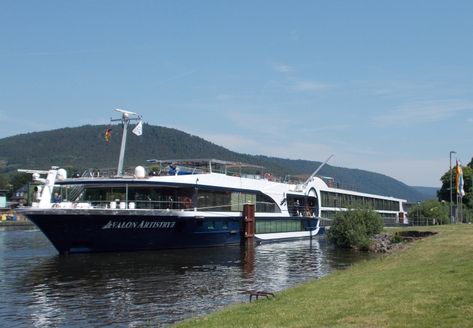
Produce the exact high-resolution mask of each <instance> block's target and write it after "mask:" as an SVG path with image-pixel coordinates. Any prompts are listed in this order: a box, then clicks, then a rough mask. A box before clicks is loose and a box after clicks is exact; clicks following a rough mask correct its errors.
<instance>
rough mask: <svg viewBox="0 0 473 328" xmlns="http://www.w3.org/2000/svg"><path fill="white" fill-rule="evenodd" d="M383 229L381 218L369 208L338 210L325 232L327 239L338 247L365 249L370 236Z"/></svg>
mask: <svg viewBox="0 0 473 328" xmlns="http://www.w3.org/2000/svg"><path fill="white" fill-rule="evenodd" d="M382 230H383V218H382V217H381V215H380V214H379V213H377V212H375V211H373V210H371V209H367V208H359V209H350V210H348V211H340V212H337V214H336V215H335V217H334V219H333V221H332V225H331V226H330V229H329V230H328V233H327V238H328V240H329V241H331V242H333V243H334V244H335V245H336V246H338V247H344V248H358V249H363V250H366V249H368V247H369V245H370V237H373V236H374V235H376V234H378V233H380V232H381V231H382Z"/></svg>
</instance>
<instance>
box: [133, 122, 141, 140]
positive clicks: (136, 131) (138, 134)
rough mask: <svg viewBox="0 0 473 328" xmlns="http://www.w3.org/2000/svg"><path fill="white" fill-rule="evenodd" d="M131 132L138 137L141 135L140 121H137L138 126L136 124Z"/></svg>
mask: <svg viewBox="0 0 473 328" xmlns="http://www.w3.org/2000/svg"><path fill="white" fill-rule="evenodd" d="M131 132H133V133H134V134H136V135H137V136H140V135H142V134H143V122H142V121H139V122H138V124H136V126H135V128H134V129H133V131H131Z"/></svg>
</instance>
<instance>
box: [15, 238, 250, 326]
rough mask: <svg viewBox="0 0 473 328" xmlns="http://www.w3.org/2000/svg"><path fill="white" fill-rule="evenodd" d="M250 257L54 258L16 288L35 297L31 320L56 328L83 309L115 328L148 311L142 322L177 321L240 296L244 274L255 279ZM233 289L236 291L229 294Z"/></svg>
mask: <svg viewBox="0 0 473 328" xmlns="http://www.w3.org/2000/svg"><path fill="white" fill-rule="evenodd" d="M246 254H247V252H246V251H245V249H244V248H240V247H239V246H235V247H234V246H230V247H224V248H222V247H218V248H204V249H195V250H171V251H165V252H164V251H158V252H138V253H104V254H94V255H90V254H81V255H77V256H74V257H64V256H53V257H50V258H48V259H46V260H45V261H43V262H42V263H41V264H39V265H37V266H36V267H34V268H33V269H32V270H30V271H29V272H27V273H26V274H25V275H24V276H23V277H22V279H20V280H19V282H18V284H17V286H16V288H17V289H18V290H19V292H20V293H22V294H25V293H26V294H29V295H30V297H31V302H32V305H31V306H30V308H31V309H35V310H34V313H32V314H31V316H32V317H34V318H35V320H39V319H38V318H42V320H41V321H49V322H51V323H52V324H53V325H56V324H58V325H62V324H63V320H66V319H67V320H70V319H71V318H70V316H72V319H74V316H77V315H78V313H77V311H78V310H80V311H79V312H84V313H88V315H87V316H88V317H97V318H102V319H101V321H102V320H104V322H105V323H106V324H112V325H113V324H119V323H121V322H127V323H129V322H130V320H135V319H136V318H135V317H134V316H133V313H135V312H144V314H143V315H140V319H139V320H158V321H160V322H173V321H175V320H176V319H175V318H176V317H181V319H182V317H185V316H188V315H192V314H193V315H196V314H200V311H203V312H210V311H211V309H212V308H218V305H219V304H220V303H221V301H222V300H221V299H219V297H221V294H228V293H233V294H237V292H236V289H237V285H238V282H239V281H240V280H241V275H242V272H243V274H244V275H247V274H248V275H251V272H246V270H252V269H253V263H252V262H251V261H250V262H246V261H247V255H246ZM233 285H234V290H235V291H231V290H230V291H229V288H230V289H233ZM84 303H87V304H84ZM214 303H215V304H214ZM212 304H213V305H212ZM33 305H34V306H33ZM199 308H202V310H199ZM58 309H60V310H59V311H58ZM194 311H195V312H196V313H193V312H194ZM157 317H158V319H156V318H157ZM75 319H77V320H79V321H81V320H83V317H79V318H75ZM90 323H91V324H93V322H90ZM138 325H140V324H138Z"/></svg>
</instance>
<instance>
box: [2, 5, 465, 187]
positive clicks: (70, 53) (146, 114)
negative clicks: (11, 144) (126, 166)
mask: <svg viewBox="0 0 473 328" xmlns="http://www.w3.org/2000/svg"><path fill="white" fill-rule="evenodd" d="M115 108H123V109H126V110H129V111H133V112H137V113H139V114H141V115H142V116H143V120H144V122H146V123H149V124H153V125H159V126H166V127H171V128H176V129H179V130H182V131H185V132H187V133H190V134H193V135H197V136H200V137H202V138H204V139H207V140H209V141H211V142H213V143H215V144H218V145H221V146H224V147H226V148H228V149H230V150H233V151H237V152H240V153H246V154H257V155H268V156H277V157H282V158H291V159H307V160H315V161H324V160H325V159H326V158H327V157H329V156H330V155H331V154H335V156H334V157H333V158H332V159H331V161H330V162H329V164H331V165H334V166H340V167H348V168H359V169H363V170H369V171H374V172H378V173H382V174H386V175H388V176H391V177H394V178H396V179H398V180H400V181H402V182H404V183H406V184H408V185H418V186H431V187H439V186H440V185H441V182H440V177H441V176H442V175H443V174H444V173H445V172H446V171H448V169H449V165H450V159H449V155H450V151H455V152H456V154H454V155H453V161H455V160H456V159H457V158H458V159H459V160H460V161H461V162H462V163H463V164H467V163H468V162H470V160H471V159H472V157H473V147H472V145H473V1H471V0H465V1H461V0H459V1H454V0H452V1H435V0H429V1H419V0H404V1H403V0H398V1H386V0H358V1H337V0H331V1H318V0H310V1H305V0H287V1H283V0H267V1H262V0H251V1H247V0H238V1H225V0H215V1H210V0H199V1H195V0H161V1H160V0H155V1H147V0H140V1H136V0H135V1H132V0H130V1H120V0H94V1H85V0H77V1H48V0H44V1H25V0H0V127H1V128H0V138H5V137H8V136H13V135H17V134H20V133H28V132H35V131H45V130H52V129H58V128H63V127H75V126H81V125H85V124H108V123H109V122H110V118H111V117H113V118H118V116H117V115H116V114H117V113H115V112H114V109H115ZM143 137H146V130H144V131H143ZM151 157H159V154H152V156H151ZM314 169H315V168H314Z"/></svg>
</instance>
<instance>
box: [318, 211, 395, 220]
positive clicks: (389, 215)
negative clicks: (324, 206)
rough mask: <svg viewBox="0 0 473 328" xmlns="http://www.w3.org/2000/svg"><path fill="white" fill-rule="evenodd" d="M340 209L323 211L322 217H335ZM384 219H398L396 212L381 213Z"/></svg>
mask: <svg viewBox="0 0 473 328" xmlns="http://www.w3.org/2000/svg"><path fill="white" fill-rule="evenodd" d="M337 213H338V211H322V213H321V215H320V216H321V217H322V218H324V219H333V218H334V217H335V215H336V214H337ZM379 214H380V215H381V216H382V218H383V219H397V214H396V213H379Z"/></svg>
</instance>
